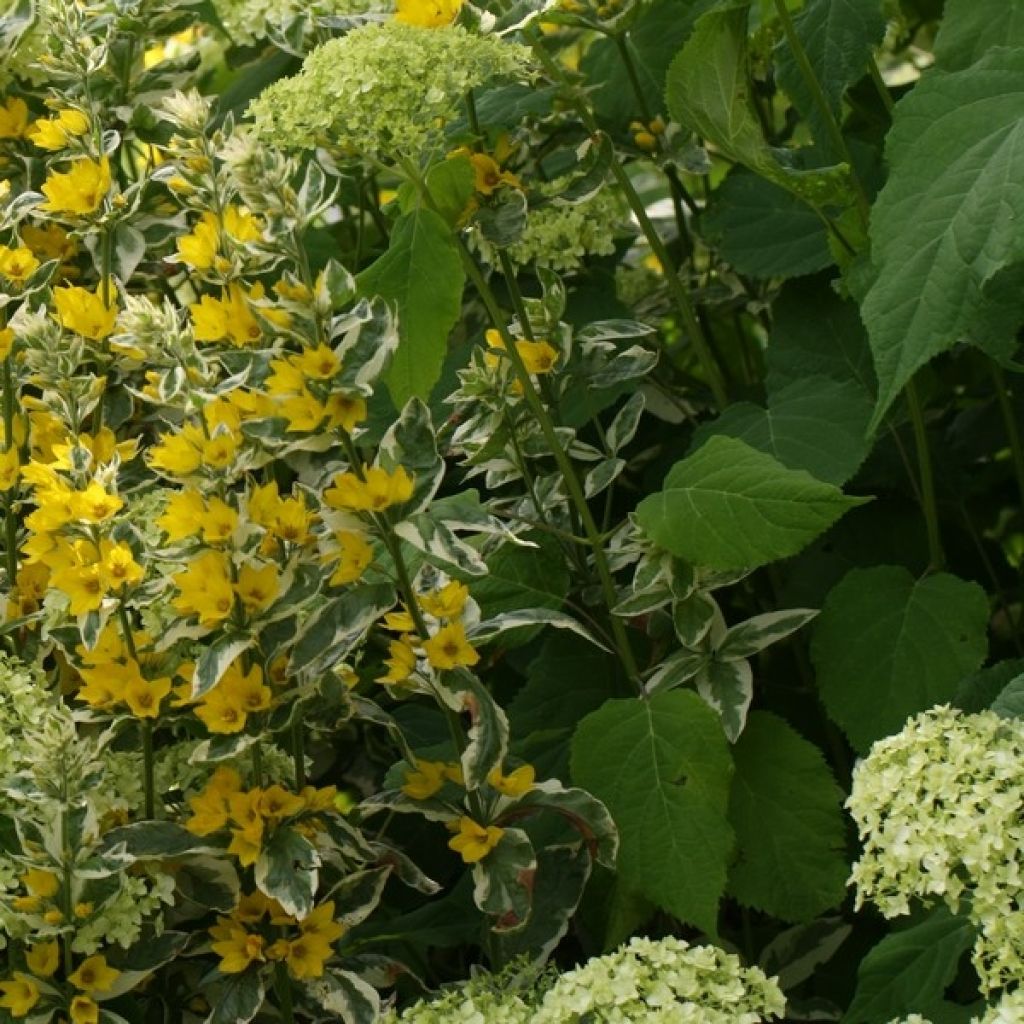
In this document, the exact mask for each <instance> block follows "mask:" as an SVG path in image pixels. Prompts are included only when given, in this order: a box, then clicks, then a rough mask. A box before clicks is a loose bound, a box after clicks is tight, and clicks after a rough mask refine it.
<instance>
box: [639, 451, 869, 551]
mask: <svg viewBox="0 0 1024 1024" xmlns="http://www.w3.org/2000/svg"><path fill="white" fill-rule="evenodd" d="M865 500H867V499H864V498H851V497H848V496H846V495H844V494H843V493H842V491H840V490H839V488H837V487H834V486H833V485H832V484H827V483H823V482H822V481H820V480H816V479H815V478H814V477H812V476H811V475H810V474H809V473H805V472H803V471H802V470H793V469H787V468H786V467H785V466H783V465H782V463H780V462H778V461H777V460H776V459H773V458H772V457H771V456H770V455H765V454H764V453H763V452H759V451H757V450H756V449H754V448H751V447H750V445H748V444H746V443H745V442H743V441H739V440H737V439H736V438H732V437H721V436H716V437H712V438H710V439H709V440H708V442H707V443H706V444H705V445H704V446H703V447H702V448H700V449H699V450H698V451H696V452H694V454H693V455H690V456H688V457H687V458H685V459H683V460H682V461H681V462H677V463H676V464H675V465H674V466H673V467H672V469H671V470H669V474H668V476H667V477H666V478H665V487H664V489H663V490H661V491H659V492H657V493H655V494H651V495H649V496H648V497H647V498H645V499H644V500H643V501H642V502H640V504H639V505H638V506H637V511H636V516H637V520H638V522H639V523H640V526H641V527H642V529H643V530H644V532H645V533H646V534H647V535H648V536H649V537H650V538H651V540H653V541H654V542H655V543H656V544H658V545H659V546H661V547H663V548H665V549H666V550H667V551H670V552H671V553H672V554H674V555H677V556H678V557H679V558H682V559H684V560H685V561H687V562H690V563H691V564H693V565H704V566H707V567H708V568H711V569H750V568H755V567H757V566H759V565H764V564H765V563H767V562H771V561H774V560H776V559H778V558H786V557H787V556H789V555H794V554H796V553H797V552H798V551H799V550H800V549H801V548H803V547H805V546H806V545H807V544H809V543H810V542H811V541H812V540H814V538H815V537H817V536H818V535H819V534H820V533H822V532H824V531H825V530H826V529H827V528H828V527H829V526H831V525H832V524H833V523H834V522H835V521H836V520H837V519H838V518H839V517H840V516H841V515H842V514H843V513H844V512H845V511H846V510H847V509H849V508H852V507H853V506H855V505H860V504H863V502H864V501H865Z"/></svg>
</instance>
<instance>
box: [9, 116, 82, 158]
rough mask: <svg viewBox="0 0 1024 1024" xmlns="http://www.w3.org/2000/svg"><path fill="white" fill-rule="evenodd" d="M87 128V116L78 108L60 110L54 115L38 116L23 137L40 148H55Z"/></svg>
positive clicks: (63, 145)
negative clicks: (38, 118) (47, 116)
mask: <svg viewBox="0 0 1024 1024" xmlns="http://www.w3.org/2000/svg"><path fill="white" fill-rule="evenodd" d="M88 130H89V118H87V117H86V116H85V114H83V113H82V112H81V111H80V110H73V109H68V110H62V111H61V112H60V113H59V114H58V115H57V116H56V117H50V118H40V120H38V121H36V122H35V124H33V125H32V127H31V128H30V129H29V130H28V131H27V132H25V138H27V139H28V140H29V142H31V143H32V145H33V146H38V147H39V148H40V149H49V150H57V149H64V147H65V146H67V145H68V143H69V142H70V141H71V140H72V139H73V138H77V137H78V136H79V135H84V134H85V133H86V132H87V131H88Z"/></svg>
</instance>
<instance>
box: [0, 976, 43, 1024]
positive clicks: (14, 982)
mask: <svg viewBox="0 0 1024 1024" xmlns="http://www.w3.org/2000/svg"><path fill="white" fill-rule="evenodd" d="M0 993H3V994H2V995H0V1007H3V1008H4V1009H5V1010H10V1013H11V1016H12V1017H24V1016H25V1015H26V1014H27V1013H28V1012H29V1010H31V1009H32V1007H33V1006H35V1005H36V1003H38V1002H39V986H38V985H37V984H36V983H35V981H34V980H33V979H32V978H31V977H29V975H27V974H22V973H21V971H15V972H14V977H13V978H11V980H10V981H0Z"/></svg>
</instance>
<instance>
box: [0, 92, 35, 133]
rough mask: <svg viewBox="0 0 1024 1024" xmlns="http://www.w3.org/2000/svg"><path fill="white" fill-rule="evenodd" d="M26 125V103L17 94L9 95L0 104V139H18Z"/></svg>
mask: <svg viewBox="0 0 1024 1024" xmlns="http://www.w3.org/2000/svg"><path fill="white" fill-rule="evenodd" d="M27 127H28V105H27V104H26V103H25V101H24V100H22V99H19V98H18V97H17V96H9V97H8V98H7V100H6V101H5V102H4V103H3V105H2V106H0V139H20V138H21V136H22V135H24V134H25V129H26V128H27Z"/></svg>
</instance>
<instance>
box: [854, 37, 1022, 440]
mask: <svg viewBox="0 0 1024 1024" xmlns="http://www.w3.org/2000/svg"><path fill="white" fill-rule="evenodd" d="M886 156H887V157H888V160H889V165H890V168H891V172H890V176H889V180H888V182H887V183H886V186H885V188H883V189H882V192H881V193H880V195H879V197H878V199H877V201H876V203H875V206H874V209H873V210H872V214H871V259H872V262H873V264H874V268H875V271H876V274H877V276H876V277H875V280H874V282H873V284H872V285H871V288H870V290H869V291H868V293H867V296H866V297H865V299H864V303H863V306H862V310H861V311H862V315H863V317H864V323H865V324H866V325H867V328H868V336H869V338H870V340H871V349H872V351H873V353H874V356H875V368H876V370H877V371H878V379H879V395H878V405H877V407H876V410H875V418H874V422H873V425H874V426H877V424H878V422H879V421H880V420H881V418H882V416H883V415H884V414H885V412H886V410H887V409H888V408H889V406H890V405H891V404H892V402H893V401H894V400H895V399H896V397H897V395H898V394H899V392H900V390H901V389H902V388H903V387H904V385H905V384H906V383H907V381H909V380H910V378H911V377H912V376H913V374H914V372H915V371H916V370H917V369H918V368H919V367H920V366H923V365H924V364H925V363H926V362H928V360H930V359H931V358H933V357H934V356H936V355H938V354H939V353H940V352H943V351H945V350H946V349H948V348H950V347H952V346H953V345H954V344H956V342H958V341H960V340H962V339H964V338H967V339H968V340H971V341H973V342H975V343H977V344H979V345H981V346H982V347H983V348H985V349H986V350H987V351H989V352H991V353H993V354H994V355H1004V354H1006V352H1007V351H1008V350H1009V348H1008V346H1009V345H1010V344H1011V343H1012V339H1013V337H1014V335H1015V333H1016V330H1017V327H1018V326H1019V325H1020V323H1021V321H1022V320H1024V291H1021V289H1020V288H1018V287H1016V285H1017V283H1018V277H1019V276H1020V275H1021V274H1022V272H1024V234H1022V233H1021V231H1020V223H1021V219H1022V218H1024V189H1021V187H1020V182H1021V181H1022V180H1024V50H1020V49H1017V50H1010V49H999V50H993V51H992V52H991V53H989V54H988V55H987V56H985V57H984V58H983V59H982V60H981V61H979V62H978V63H977V64H975V65H973V66H971V67H970V68H966V69H965V70H963V71H954V72H952V73H944V72H941V71H937V70H935V71H931V72H930V73H929V74H927V75H926V76H925V77H924V78H922V80H921V82H920V83H919V84H918V85H917V87H916V88H915V89H914V90H913V91H912V92H911V93H910V94H909V95H908V96H907V97H906V98H905V99H903V100H902V101H901V102H900V103H899V104H898V105H897V107H896V111H895V117H894V121H893V127H892V131H891V132H890V133H889V136H888V140H887V143H886Z"/></svg>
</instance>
